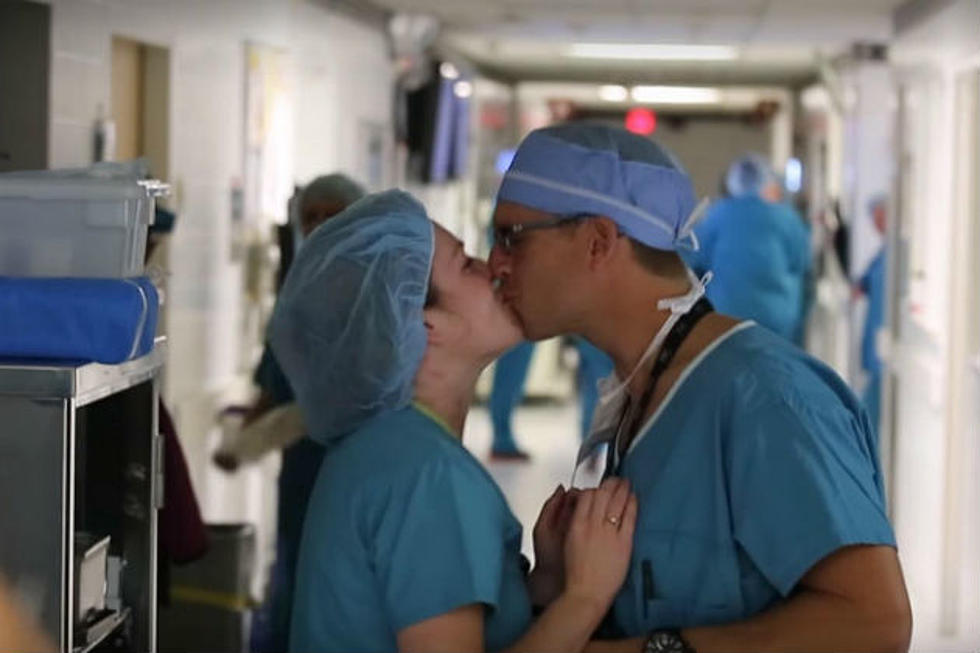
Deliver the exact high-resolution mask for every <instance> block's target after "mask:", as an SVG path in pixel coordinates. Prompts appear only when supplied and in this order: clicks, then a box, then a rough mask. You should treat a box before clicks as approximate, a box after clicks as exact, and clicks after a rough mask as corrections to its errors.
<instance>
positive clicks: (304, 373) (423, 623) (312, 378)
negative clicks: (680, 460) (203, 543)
mask: <svg viewBox="0 0 980 653" xmlns="http://www.w3.org/2000/svg"><path fill="white" fill-rule="evenodd" d="M521 337H522V333H521V329H520V326H519V323H518V322H517V320H516V318H515V316H514V315H513V313H512V311H510V310H509V309H507V308H506V306H505V305H504V303H503V302H502V301H501V300H500V298H499V297H498V295H497V294H496V292H495V290H494V287H493V284H492V280H491V278H490V274H489V271H488V269H487V266H486V264H485V263H484V262H482V261H478V260H475V259H472V258H470V257H468V256H466V255H465V254H464V253H463V249H462V246H461V244H460V243H459V241H458V240H456V239H455V238H453V237H452V236H451V235H450V234H449V232H447V231H445V230H444V229H442V228H441V227H438V226H436V225H435V224H434V223H433V222H431V221H430V220H429V219H428V217H427V216H426V213H425V210H424V209H423V208H422V206H421V205H420V204H419V203H418V202H417V201H415V200H414V199H412V198H411V197H410V196H409V195H407V194H405V193H402V192H400V191H389V192H385V193H380V194H377V195H372V196H368V197H366V198H364V199H362V200H361V201H359V202H357V203H356V204H354V205H353V206H351V207H350V208H349V209H347V210H346V211H345V212H344V213H342V214H341V215H339V216H337V217H336V218H334V219H333V220H331V221H329V222H327V223H325V224H324V225H323V226H321V227H320V228H318V229H317V230H316V231H315V232H313V234H312V235H311V236H310V237H309V239H308V240H307V242H306V243H305V244H304V245H303V247H302V249H301V250H300V251H299V254H298V256H297V258H296V260H295V262H294V264H293V267H292V269H291V270H290V272H289V275H288V277H287V278H286V281H285V283H284V285H283V288H282V290H281V292H280V295H279V300H278V302H277V305H276V308H275V311H274V313H273V317H272V320H271V323H270V339H271V344H272V348H273V351H274V353H275V355H276V357H277V358H278V359H279V361H280V363H281V365H282V368H283V370H284V372H285V374H286V376H287V378H288V379H289V382H290V384H291V386H292V387H293V388H294V390H295V393H296V398H297V401H298V402H299V405H300V408H301V410H302V412H303V416H304V419H305V421H306V424H307V426H308V427H309V432H310V436H311V437H312V438H314V439H316V440H317V441H318V442H320V443H321V444H322V445H323V446H324V447H325V454H324V458H323V463H322V466H321V468H320V472H319V475H318V476H317V479H316V484H315V486H314V488H313V492H312V495H311V497H310V502H309V507H308V509H307V515H306V521H305V524H304V528H303V538H302V542H301V545H300V558H299V566H298V571H297V577H296V590H295V596H294V609H293V619H292V630H291V638H290V649H291V650H294V651H394V650H437V649H438V650H483V649H484V648H486V649H487V650H500V649H503V648H505V647H508V646H511V645H514V646H515V647H518V648H523V649H526V650H568V651H575V650H581V649H582V647H583V646H584V645H585V644H586V642H587V641H588V638H589V636H590V635H591V634H592V632H593V629H594V628H595V627H596V626H597V625H598V624H599V622H600V620H601V619H602V613H603V612H604V611H605V609H606V607H608V606H609V605H610V603H611V599H612V597H613V596H614V595H615V593H616V591H617V589H618V587H619V585H620V584H621V583H622V580H623V577H624V576H625V572H626V566H627V564H628V560H629V551H630V540H631V538H632V530H633V524H634V520H635V513H636V510H637V507H636V501H635V497H633V496H632V494H631V493H630V491H629V487H628V483H626V482H622V481H619V480H612V479H611V480H610V481H608V482H606V483H604V484H603V485H602V486H601V487H600V488H599V489H597V490H594V491H589V492H584V493H565V492H563V490H562V489H561V488H560V487H559V489H558V490H556V492H555V493H554V495H553V496H552V497H551V499H549V501H547V502H546V504H545V507H544V508H543V509H542V513H541V518H540V519H539V521H538V525H537V526H536V528H535V538H534V539H535V551H536V561H537V566H536V567H535V570H534V571H532V572H530V574H526V572H525V569H526V568H525V564H524V562H523V559H522V557H521V556H520V544H521V530H522V529H521V526H520V524H519V523H518V522H517V520H516V519H515V518H514V516H513V514H512V513H511V511H510V509H509V508H508V506H507V503H506V501H505V500H504V497H503V495H502V493H501V491H500V489H499V488H498V487H497V485H496V484H495V483H494V481H493V480H492V479H491V477H490V476H489V474H488V473H487V472H486V471H485V470H484V469H483V467H482V466H481V465H480V463H479V462H478V461H477V460H476V459H475V458H474V457H473V456H472V455H471V454H470V453H469V452H468V451H467V450H466V449H465V448H464V447H463V446H462V443H461V434H462V430H463V422H464V420H465V417H466V411H467V410H468V407H469V404H470V401H471V400H472V397H473V393H474V389H475V385H476V380H477V378H478V376H479V374H480V371H481V370H482V368H483V367H485V366H486V365H487V364H489V363H490V362H491V361H492V359H493V358H494V357H495V356H498V355H499V354H500V353H501V352H503V351H505V350H506V349H507V348H509V347H511V346H513V345H514V344H515V343H516V342H518V341H519V340H520V339H521ZM566 534H567V535H566ZM532 603H533V604H535V605H537V606H538V607H539V608H540V609H541V610H542V611H543V612H542V615H541V617H540V618H539V619H537V620H536V621H533V622H532Z"/></svg>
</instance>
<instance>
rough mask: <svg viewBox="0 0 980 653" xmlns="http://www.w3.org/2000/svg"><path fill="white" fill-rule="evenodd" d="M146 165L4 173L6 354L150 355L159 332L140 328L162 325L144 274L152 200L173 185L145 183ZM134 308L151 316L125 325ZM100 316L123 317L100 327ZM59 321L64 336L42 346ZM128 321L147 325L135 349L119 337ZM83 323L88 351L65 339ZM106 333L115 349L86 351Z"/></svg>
mask: <svg viewBox="0 0 980 653" xmlns="http://www.w3.org/2000/svg"><path fill="white" fill-rule="evenodd" d="M144 171H145V165H143V164H142V162H141V161H135V162H131V163H109V164H97V165H95V166H92V167H90V168H83V169H76V170H52V171H38V172H17V173H7V174H0V313H4V314H5V315H4V316H3V317H4V318H7V319H6V320H0V356H8V357H9V356H23V357H65V356H70V357H72V358H81V359H86V358H88V359H90V360H96V361H98V362H104V363H115V362H121V360H126V359H127V358H133V357H136V356H138V355H142V354H145V353H146V351H147V348H146V346H145V344H146V342H149V344H150V347H151V348H152V333H150V334H149V335H150V337H149V339H147V338H146V337H145V336H146V334H145V333H143V331H145V330H146V329H155V326H156V314H157V308H158V307H157V306H156V303H157V302H158V298H157V293H156V290H155V288H153V286H152V284H151V283H149V280H147V279H146V278H145V277H143V266H144V255H145V252H146V238H147V230H148V228H149V226H150V225H151V224H152V222H153V216H154V210H155V201H156V198H157V197H159V196H161V195H164V194H166V192H167V186H166V185H165V184H161V183H160V182H158V181H154V180H146V179H143V177H144V176H145V174H144ZM120 282H123V283H120ZM127 293H131V294H132V299H131V300H129V299H128V298H127V297H126V295H127ZM100 306H101V309H104V310H102V311H100ZM130 306H131V307H132V310H133V311H137V312H138V311H139V310H140V308H141V307H142V308H143V309H145V313H144V314H143V315H141V316H140V315H134V316H129V315H127V316H126V320H124V321H125V324H123V323H122V322H120V321H119V318H121V317H122V316H123V314H124V313H125V314H128V313H130V312H132V311H130ZM114 308H115V313H113V309H114ZM102 312H105V313H106V315H107V316H114V317H115V318H116V321H115V322H113V323H112V324H107V325H105V328H100V324H98V322H99V316H100V315H101V313H102ZM93 316H94V317H93ZM73 321H74V322H77V324H74V325H73V324H72V322H73ZM3 322H6V323H7V326H6V327H5V326H3V324H2V323H3ZM52 322H61V323H63V324H62V329H61V331H62V332H65V333H61V334H60V337H59V332H58V331H57V330H54V331H52V333H51V334H50V336H54V339H53V340H52V338H51V337H46V338H47V340H46V341H47V342H48V343H49V344H45V341H43V340H42V339H40V338H41V337H42V336H43V334H42V333H41V332H42V331H44V330H45V329H47V328H48V327H52V326H56V325H53V324H52ZM129 322H132V323H133V327H132V328H134V329H138V330H140V333H137V334H132V335H133V336H134V339H133V346H132V347H126V346H124V344H127V343H122V342H120V341H121V340H122V339H123V338H124V336H123V335H122V333H123V332H125V331H130V330H132V329H130V328H129V326H128V324H129ZM15 323H16V324H15ZM69 327H71V328H72V329H73V330H71V331H66V330H67V329H68V328H69ZM79 328H81V329H83V330H89V331H90V332H89V333H87V334H86V336H85V337H84V338H83V340H85V342H86V343H87V344H85V343H81V344H84V345H85V346H82V347H81V348H79V345H80V342H81V341H78V340H74V341H72V342H68V341H66V339H67V340H72V337H73V336H74V335H77V334H78V329H79ZM99 338H113V339H115V340H116V341H117V342H116V343H115V344H116V345H117V346H116V347H114V348H113V347H109V348H106V347H104V346H102V347H95V348H94V349H91V351H89V350H87V349H86V347H89V348H91V345H92V344H93V342H95V341H96V340H98V339H99ZM103 344H105V343H103ZM110 349H111V350H112V351H109V350H110ZM119 352H122V353H119Z"/></svg>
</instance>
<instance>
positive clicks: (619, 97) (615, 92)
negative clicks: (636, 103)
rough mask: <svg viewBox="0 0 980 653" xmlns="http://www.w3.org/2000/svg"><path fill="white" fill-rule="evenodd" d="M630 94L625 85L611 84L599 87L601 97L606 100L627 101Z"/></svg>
mask: <svg viewBox="0 0 980 653" xmlns="http://www.w3.org/2000/svg"><path fill="white" fill-rule="evenodd" d="M629 95H630V92H629V91H628V90H627V89H626V87H625V86H617V85H615V84H611V85H607V86H600V87H599V99H600V100H604V101H606V102H625V101H626V98H628V97H629Z"/></svg>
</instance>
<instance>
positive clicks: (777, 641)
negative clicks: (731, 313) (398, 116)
mask: <svg viewBox="0 0 980 653" xmlns="http://www.w3.org/2000/svg"><path fill="white" fill-rule="evenodd" d="M695 204H696V203H695V199H694V194H693V190H692V186H691V181H690V179H689V178H688V176H687V174H686V173H685V172H684V170H683V169H682V168H681V167H680V165H679V164H678V163H677V162H676V160H675V159H674V158H673V157H672V155H670V154H669V153H668V152H667V151H666V150H664V149H663V148H662V147H660V146H658V145H657V144H655V143H654V142H653V141H651V140H648V139H646V138H643V137H640V136H637V135H634V134H630V133H629V132H626V131H624V130H621V129H617V128H613V127H606V126H602V125H592V124H568V125H560V126H555V127H549V128H545V129H539V130H537V131H534V132H532V133H531V134H530V135H528V136H527V138H526V139H525V140H524V141H523V143H522V144H521V146H520V148H519V149H518V151H517V155H516V157H515V158H514V161H513V164H512V165H511V168H510V169H509V171H508V172H507V174H506V175H505V177H504V180H503V183H502V185H501V188H500V192H499V196H498V203H497V210H496V212H495V214H494V226H495V235H496V241H495V247H494V249H493V251H492V253H491V266H492V270H493V272H494V275H495V276H496V277H497V279H498V280H499V281H500V283H501V288H502V292H503V294H504V296H505V297H506V298H508V300H509V301H510V303H511V304H512V305H513V307H514V308H515V309H516V312H517V313H518V315H519V317H520V319H521V321H522V323H523V326H524V329H525V333H526V334H527V335H528V337H529V338H531V339H542V338H548V337H551V336H554V335H556V334H560V333H574V334H578V335H581V336H583V337H585V338H586V339H587V340H589V341H590V342H592V343H593V344H594V345H596V346H597V347H599V348H600V349H602V350H604V351H605V352H606V353H608V354H609V355H610V357H611V358H612V359H613V361H614V362H615V374H614V375H613V376H612V377H611V378H610V379H608V380H606V381H605V382H604V383H603V385H602V388H601V398H600V402H599V406H598V407H597V409H596V414H595V418H594V420H593V427H592V432H591V434H590V437H589V440H588V441H587V442H586V444H585V445H584V446H583V450H582V451H581V452H580V455H579V461H581V460H584V459H585V458H587V457H588V454H589V447H590V446H597V445H598V444H599V443H602V442H610V445H611V446H610V447H609V455H608V459H607V467H606V474H607V475H618V476H623V477H626V478H628V479H629V481H630V483H631V486H632V487H633V488H634V491H635V492H636V494H637V497H638V499H639V504H640V515H639V519H638V521H637V526H636V536H635V541H634V549H633V557H632V560H631V563H630V571H629V573H628V575H627V579H626V582H625V584H624V585H623V587H622V589H621V591H620V593H619V596H618V597H617V599H616V600H615V602H614V605H613V609H612V611H611V613H610V615H609V619H608V620H607V624H606V628H605V629H604V630H603V632H602V636H603V637H606V638H614V639H615V641H611V642H605V643H602V644H601V646H603V647H604V648H607V650H610V651H647V652H651V653H652V652H655V651H693V650H696V651H698V652H699V653H711V652H712V651H740V650H744V651H765V650H772V651H789V650H808V651H818V650H838V651H839V650H850V651H863V650H902V649H905V648H907V646H908V642H909V637H910V632H911V612H910V608H909V603H908V597H907V594H906V590H905V584H904V581H903V579H902V572H901V568H900V565H899V561H898V556H897V553H896V545H895V537H894V534H893V532H892V528H891V525H890V524H889V521H888V517H887V515H886V509H885V497H884V492H883V486H882V476H881V470H880V467H879V463H878V455H877V452H876V450H875V446H874V436H873V431H872V427H871V424H870V421H869V419H868V416H867V414H866V413H865V412H864V410H863V409H862V408H861V405H860V403H859V402H858V401H857V400H856V398H855V397H854V395H853V394H852V393H851V391H850V390H849V389H848V388H847V386H846V385H845V384H844V383H843V382H842V381H841V380H840V379H839V378H838V377H837V376H836V375H835V374H834V373H833V372H832V371H831V370H830V369H829V368H827V367H826V366H824V365H822V364H821V363H819V362H817V361H816V360H813V359H812V358H810V357H808V356H807V355H806V354H804V353H803V352H801V351H800V350H799V349H798V348H796V347H794V346H793V345H792V344H790V343H789V342H787V341H786V340H785V339H783V338H781V337H779V336H776V335H774V334H773V333H772V332H770V331H768V330H766V329H762V328H759V327H758V326H757V325H755V324H754V323H753V322H749V321H739V320H738V319H734V318H731V317H728V316H725V315H722V314H719V313H717V312H715V311H714V310H713V309H712V306H711V304H710V302H709V301H708V300H707V299H706V298H705V297H704V289H705V284H706V283H707V282H709V281H710V275H706V276H705V277H704V278H702V279H697V278H695V277H693V275H692V273H691V272H690V271H689V270H688V269H687V268H686V266H685V265H684V263H683V261H682V259H681V258H680V256H679V255H678V252H679V251H682V250H684V249H685V248H694V247H696V245H697V242H696V241H697V239H696V237H694V236H692V231H693V228H694V224H695V222H696V221H697V217H698V213H699V210H697V208H696V206H695Z"/></svg>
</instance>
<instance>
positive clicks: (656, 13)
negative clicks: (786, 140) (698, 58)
mask: <svg viewBox="0 0 980 653" xmlns="http://www.w3.org/2000/svg"><path fill="white" fill-rule="evenodd" d="M903 1H904V0H451V1H448V0H373V2H374V4H375V5H376V6H379V7H381V8H383V9H386V10H389V11H395V12H407V13H420V14H428V15H431V16H434V17H435V18H436V19H437V20H438V21H439V23H440V25H441V29H440V36H439V40H438V46H439V47H440V48H441V49H443V50H447V51H449V52H452V53H456V54H459V55H462V56H463V57H465V58H466V59H468V60H470V61H472V62H473V63H475V64H476V65H477V66H478V67H479V68H480V69H481V70H482V71H483V72H484V73H485V74H488V75H490V76H492V77H497V78H500V79H505V80H538V81H541V80H551V81H576V82H597V83H610V82H617V83H623V84H632V83H657V84H727V85H735V84H763V85H782V86H787V85H788V86H800V85H802V84H805V83H807V82H809V81H810V80H812V79H813V78H814V76H815V75H816V70H817V65H818V61H819V60H820V59H822V58H831V57H834V56H836V55H838V54H840V53H841V52H844V51H847V49H848V48H849V46H850V45H851V44H852V43H855V42H858V41H864V42H878V43H881V42H887V41H888V40H889V39H890V38H891V36H892V33H893V28H892V24H893V21H892V14H893V12H894V10H895V9H896V8H897V7H898V6H899V5H901V4H903ZM576 42H578V43H582V42H586V43H654V44H688V45H690V44H700V45H727V46H734V47H735V48H736V52H737V57H736V58H735V59H734V60H731V61H702V62H691V61H670V62H665V61H649V60H631V61H623V60H603V59H588V58H571V57H568V56H567V55H566V52H565V50H566V49H567V47H568V46H569V45H570V44H572V43H576Z"/></svg>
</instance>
